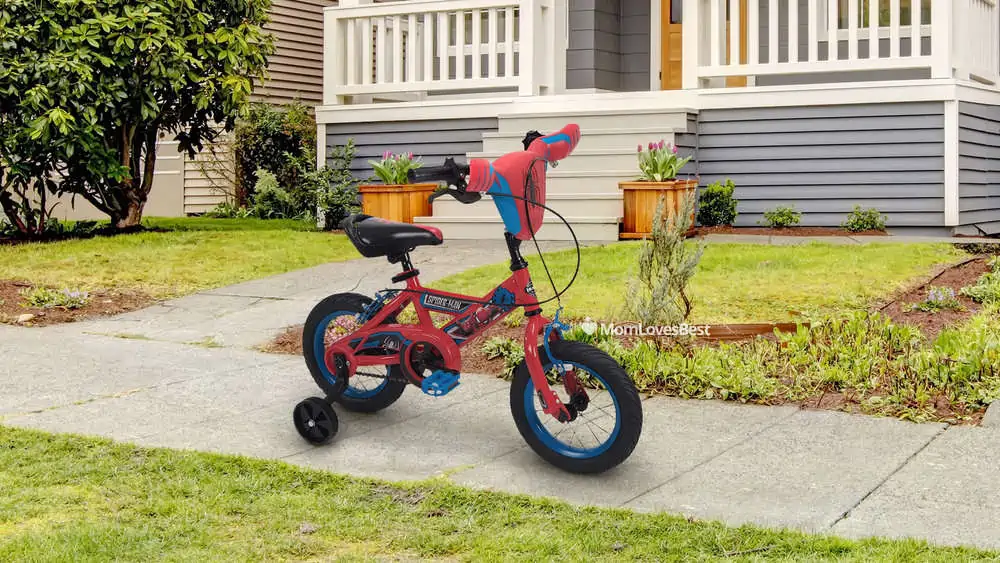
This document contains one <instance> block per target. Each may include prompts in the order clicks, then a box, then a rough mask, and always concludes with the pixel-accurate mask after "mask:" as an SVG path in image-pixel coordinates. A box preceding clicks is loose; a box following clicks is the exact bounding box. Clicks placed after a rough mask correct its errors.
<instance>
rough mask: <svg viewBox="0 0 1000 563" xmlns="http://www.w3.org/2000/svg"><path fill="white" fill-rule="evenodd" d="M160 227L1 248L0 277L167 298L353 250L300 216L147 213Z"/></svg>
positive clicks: (303, 265)
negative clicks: (285, 218) (158, 216)
mask: <svg viewBox="0 0 1000 563" xmlns="http://www.w3.org/2000/svg"><path fill="white" fill-rule="evenodd" d="M144 224H146V226H148V227H151V228H154V229H165V230H166V231H165V232H144V233H138V234H128V235H117V236H111V237H104V236H98V237H94V238H90V239H79V240H66V241H59V242H46V243H37V244H22V245H16V246H0V280H4V279H7V280H10V279H13V280H24V281H28V282H30V283H31V284H33V285H44V286H52V287H55V288H70V289H86V290H95V289H123V290H138V291H143V292H145V293H147V294H149V295H151V296H152V297H155V298H162V297H172V296H177V295H183V294H186V293H191V292H194V291H199V290H203V289H208V288H213V287H219V286H224V285H228V284H232V283H238V282H241V281H246V280H250V279H254V278H261V277H265V276H270V275H274V274H280V273H283V272H288V271H291V270H296V269H300V268H306V267H309V266H316V265H318V264H323V263H326V262H336V261H340V260H348V259H352V258H360V255H359V254H358V253H357V252H356V251H355V250H354V247H353V246H351V243H350V242H349V241H348V240H347V238H346V237H344V236H343V235H334V234H330V233H323V232H317V231H316V230H315V229H314V228H312V227H311V226H310V225H309V224H308V223H304V222H301V221H280V220H277V221H262V220H259V219H202V218H190V219H149V220H146V221H145V222H144Z"/></svg>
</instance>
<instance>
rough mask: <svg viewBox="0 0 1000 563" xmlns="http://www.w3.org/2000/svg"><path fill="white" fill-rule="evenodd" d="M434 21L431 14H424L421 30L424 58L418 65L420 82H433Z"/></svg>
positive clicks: (433, 16) (433, 15)
mask: <svg viewBox="0 0 1000 563" xmlns="http://www.w3.org/2000/svg"><path fill="white" fill-rule="evenodd" d="M434 19H435V14H434V13H433V12H428V13H426V14H424V17H423V20H424V27H423V29H422V30H421V33H422V34H423V36H424V58H423V61H422V63H421V65H420V67H421V68H420V73H421V76H420V80H421V82H431V81H433V80H434Z"/></svg>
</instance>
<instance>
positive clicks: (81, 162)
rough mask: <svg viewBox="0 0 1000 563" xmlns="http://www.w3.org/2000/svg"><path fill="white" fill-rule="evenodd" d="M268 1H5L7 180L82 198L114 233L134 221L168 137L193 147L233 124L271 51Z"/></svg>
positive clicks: (2, 128) (1, 50)
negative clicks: (266, 28)
mask: <svg viewBox="0 0 1000 563" xmlns="http://www.w3.org/2000/svg"><path fill="white" fill-rule="evenodd" d="M269 7H270V0H4V1H3V2H2V3H0V116H4V115H5V117H3V118H2V119H3V121H2V122H0V173H2V174H3V175H4V178H5V180H4V182H5V185H6V184H7V183H8V180H7V178H8V177H11V175H12V174H13V175H14V177H17V178H21V182H22V183H23V182H24V181H26V180H30V181H31V182H30V183H31V184H32V185H33V186H36V189H37V187H38V186H41V185H47V186H48V187H49V188H50V189H51V191H54V192H56V193H69V194H73V195H74V196H79V197H82V198H84V199H86V200H87V201H89V202H90V203H91V204H93V205H94V206H95V207H96V208H98V209H99V210H101V211H102V212H104V213H107V214H108V216H110V217H111V220H112V224H113V225H114V226H115V227H117V228H119V229H127V228H129V227H134V226H137V225H138V224H139V222H140V220H141V219H142V211H143V207H144V205H145V203H146V200H147V198H148V196H149V192H150V189H151V188H152V183H153V170H154V168H155V165H156V146H157V142H158V141H159V140H160V139H161V138H169V139H176V140H177V141H179V143H180V148H181V149H182V150H184V151H187V152H188V153H190V154H192V155H193V154H194V153H196V152H197V151H199V150H201V149H202V148H203V147H204V145H205V144H207V143H210V142H212V141H213V140H214V139H216V137H217V136H218V135H219V134H220V133H221V131H224V130H232V128H233V126H234V122H235V118H236V117H237V115H238V113H239V111H240V109H241V108H243V107H244V105H245V104H246V103H247V101H248V100H249V99H250V95H251V92H252V90H253V85H254V83H255V82H257V81H259V80H260V79H261V78H263V75H264V72H265V70H266V67H267V58H268V56H269V55H270V54H272V53H273V51H274V47H273V40H272V38H271V36H270V35H269V34H267V33H266V32H265V31H264V29H263V25H264V23H265V22H266V20H267V10H268V9H269ZM26 163H31V166H27V165H26ZM29 169H30V170H29ZM53 177H54V180H52V181H49V180H50V179H51V178H53ZM46 182H48V184H46ZM41 191H42V192H43V193H41V194H39V195H40V197H42V198H43V197H44V189H43V190H41ZM5 193H8V199H10V196H9V190H8V191H7V192H5ZM37 199H38V198H36V201H37ZM3 201H5V200H4V198H0V203H3ZM5 210H6V208H5Z"/></svg>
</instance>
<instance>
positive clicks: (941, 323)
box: [876, 257, 990, 340]
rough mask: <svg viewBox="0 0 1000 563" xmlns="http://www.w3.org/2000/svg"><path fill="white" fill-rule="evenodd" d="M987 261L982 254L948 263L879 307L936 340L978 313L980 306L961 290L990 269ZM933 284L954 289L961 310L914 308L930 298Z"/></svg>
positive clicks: (890, 316)
mask: <svg viewBox="0 0 1000 563" xmlns="http://www.w3.org/2000/svg"><path fill="white" fill-rule="evenodd" d="M988 262H989V259H988V258H985V257H979V258H973V259H970V260H966V261H963V262H962V263H960V264H957V265H953V266H949V267H948V268H945V269H943V270H942V271H941V272H939V273H938V274H936V275H935V276H933V277H932V278H931V279H930V280H928V281H927V282H924V283H921V284H919V285H917V286H916V287H912V288H910V289H907V290H904V291H903V292H901V293H900V294H899V295H897V296H896V297H894V298H893V299H892V300H890V301H889V302H888V303H886V304H884V305H881V306H879V307H877V308H876V310H877V311H879V312H881V313H882V314H884V315H886V316H888V317H889V318H890V319H892V320H893V321H894V322H896V323H899V324H907V325H910V326H915V327H917V328H919V329H920V332H922V333H923V334H924V336H926V337H927V338H928V340H933V339H934V338H935V337H936V336H937V335H938V334H940V333H941V331H942V330H944V329H945V328H947V327H949V326H954V325H956V324H958V323H961V322H963V321H966V320H968V319H970V318H971V317H972V316H973V315H975V314H976V313H977V312H979V310H980V309H981V307H980V306H979V305H978V304H977V303H976V302H974V301H973V300H972V299H969V298H968V297H966V296H964V295H962V294H961V293H960V292H961V290H962V288H963V287H967V286H970V285H972V284H974V283H976V280H978V279H979V278H980V276H982V275H983V274H985V273H986V272H988V271H989V270H990V266H989V263H988ZM931 287H942V288H948V289H951V290H953V291H954V292H955V298H956V299H957V300H958V302H959V303H960V304H961V306H962V309H961V310H954V309H943V310H940V311H937V312H924V311H919V310H914V309H913V305H914V304H916V303H920V302H921V301H923V300H925V299H927V292H928V290H929V289H930V288H931Z"/></svg>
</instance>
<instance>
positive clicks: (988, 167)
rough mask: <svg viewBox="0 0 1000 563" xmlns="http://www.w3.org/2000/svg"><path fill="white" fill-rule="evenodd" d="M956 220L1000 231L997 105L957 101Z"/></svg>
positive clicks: (999, 109)
mask: <svg viewBox="0 0 1000 563" xmlns="http://www.w3.org/2000/svg"><path fill="white" fill-rule="evenodd" d="M958 140H959V169H960V170H959V176H958V178H959V195H960V199H959V207H958V209H959V214H958V219H959V224H961V225H963V226H969V225H975V226H976V227H977V228H978V229H982V230H983V231H985V232H986V233H988V234H997V233H1000V106H987V105H982V104H973V103H969V102H960V103H959V130H958Z"/></svg>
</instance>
